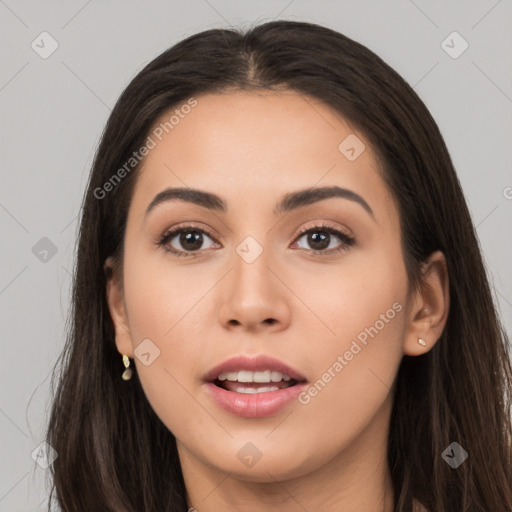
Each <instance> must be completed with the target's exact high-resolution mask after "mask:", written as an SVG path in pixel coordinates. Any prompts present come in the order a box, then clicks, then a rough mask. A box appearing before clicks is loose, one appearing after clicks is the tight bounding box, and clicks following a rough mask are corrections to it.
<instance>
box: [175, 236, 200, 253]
mask: <svg viewBox="0 0 512 512" xmlns="http://www.w3.org/2000/svg"><path fill="white" fill-rule="evenodd" d="M180 243H181V244H182V246H183V247H184V248H185V249H190V250H191V251H196V250H198V249H200V248H201V244H202V235H201V233H199V232H197V231H188V232H187V233H182V234H181V236H180ZM189 244H190V245H189Z"/></svg>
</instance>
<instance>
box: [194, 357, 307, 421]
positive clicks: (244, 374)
mask: <svg viewBox="0 0 512 512" xmlns="http://www.w3.org/2000/svg"><path fill="white" fill-rule="evenodd" d="M203 382H204V384H205V389H206V391H207V394H208V395H209V396H210V398H211V399H212V400H213V402H214V403H215V404H216V405H217V406H218V407H220V408H221V409H223V410H224V411H226V412H228V413H230V414H233V415H236V416H239V417H245V418H265V417H269V416H274V415H276V414H278V413H280V412H281V411H283V410H284V409H285V408H287V407H289V406H291V404H292V403H293V402H294V401H295V400H296V399H297V396H298V395H299V393H300V392H301V391H302V390H303V389H304V388H305V387H306V383H307V380H306V378H305V377H304V376H303V375H302V374H301V373H299V372H298V371H297V370H295V369H293V368H291V367H290V366H288V365H286V364H285V363H283V362H282V361H279V360H278V359H275V358H273V357H269V356H265V355H260V356H257V357H252V358H251V357H248V356H245V355H241V356H237V357H233V358H231V359H228V360H227V361H224V362H223V363H221V364H219V365H217V366H216V367H215V368H212V369H211V370H210V371H209V372H208V373H207V374H206V375H205V376H204V377H203Z"/></svg>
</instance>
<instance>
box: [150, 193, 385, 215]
mask: <svg viewBox="0 0 512 512" xmlns="http://www.w3.org/2000/svg"><path fill="white" fill-rule="evenodd" d="M333 197H339V198H342V199H348V200H349V201H354V202H356V203H357V204H359V205H361V206H362V207H363V208H364V209H365V210H366V212H367V213H368V214H369V215H370V216H371V217H372V218H373V219H374V220H375V214H374V213H373V210H372V209H371V208H370V205H369V204H368V203H367V202H366V201H365V200H364V199H363V198H362V197H361V196H360V195H359V194H356V193H355V192H353V191H352V190H349V189H346V188H341V187H338V186H336V185H334V186H330V187H318V188H306V189H303V190H297V191H295V192H289V193H287V194H285V195H284V196H283V198H282V199H281V201H280V202H279V203H278V204H277V205H276V207H275V208H274V210H273V214H274V215H279V214H281V213H287V212H290V211H292V210H296V209H298V208H302V207H304V206H308V205H310V204H313V203H317V202H319V201H323V200H325V199H331V198H333ZM173 199H179V200H181V201H185V202H188V203H193V204H196V205H198V206H201V207H203V208H207V209H209V210H213V211H217V212H220V213H226V212H227V211H228V207H227V203H226V201H224V200H223V199H222V198H221V197H219V196H218V195H216V194H213V193H211V192H204V191H202V190H197V189H193V188H167V189H165V190H163V191H162V192H160V193H158V194H157V195H156V196H155V198H154V199H153V201H151V203H150V204H149V206H148V207H147V209H146V213H145V217H147V215H148V214H149V212H150V211H151V210H153V209H154V208H155V207H156V206H157V205H159V204H161V203H164V202H167V201H172V200H173Z"/></svg>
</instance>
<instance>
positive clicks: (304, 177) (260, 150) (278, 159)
mask: <svg viewBox="0 0 512 512" xmlns="http://www.w3.org/2000/svg"><path fill="white" fill-rule="evenodd" d="M194 100H195V106H193V107H190V108H189V107H186V108H185V107H184V105H188V104H190V102H188V103H187V102H186V101H185V102H183V103H182V104H181V105H176V106H175V107H173V108H172V109H170V110H169V111H167V112H165V113H164V114H163V115H162V116H160V118H159V119H158V120H157V121H156V122H155V123H154V126H153V128H152V129H151V131H150V133H149V136H150V137H151V139H152V141H153V144H151V145H152V146H154V147H153V148H152V149H151V150H150V151H149V153H148V154H147V156H146V157H145V159H144V161H143V165H142V168H141V170H140V172H139V176H138V178H137V185H136V188H135V193H134V198H133V202H134V203H135V204H137V203H138V202H139V201H141V202H145V203H146V206H147V203H148V202H149V201H151V199H152V198H153V197H154V196H155V195H156V194H157V193H159V192H160V191H162V190H163V189H165V188H167V187H192V188H199V189H204V190H208V191H211V192H214V193H217V194H218V195H220V196H223V197H231V199H230V201H231V200H240V197H243V198H244V200H245V201H247V200H250V198H251V197H252V198H258V201H260V205H261V199H262V197H265V198H269V199H270V198H277V197H281V196H282V195H283V194H285V193H287V192H290V190H293V189H299V188H306V187H314V186H329V185H338V186H343V187H346V188H349V189H351V190H354V191H355V192H357V193H358V194H360V195H362V196H364V197H365V198H367V200H368V201H369V202H373V203H379V202H381V203H383V205H384V204H385V203H387V204H388V206H389V202H390V195H389V193H388V191H387V187H386V185H385V183H384V181H383V179H382V178H381V176H380V171H379V166H378V164H377V160H376V157H375V154H374V152H373V149H372V147H371V146H370V144H369V142H368V141H367V140H366V138H365V137H364V135H362V134H361V133H359V132H358V131H357V130H355V129H353V128H352V127H351V125H350V123H349V122H348V121H347V120H346V119H344V118H343V116H341V115H340V114H339V113H338V112H336V111H334V109H332V108H330V107H329V106H327V105H325V104H324V103H322V102H320V101H319V100H316V99H313V98H311V97H306V96H304V95H301V94H298V93H296V92H293V91H285V92H279V93H276V92H268V91H266V92H258V93H253V92H250V93H249V92H245V91H237V92H232V93H223V94H205V95H200V96H197V97H195V98H194ZM192 104H193V103H192ZM354 156H355V158H354ZM233 196H235V197H233ZM141 206H142V203H141ZM272 206H273V205H272Z"/></svg>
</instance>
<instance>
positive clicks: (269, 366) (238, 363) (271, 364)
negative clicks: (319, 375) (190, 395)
mask: <svg viewBox="0 0 512 512" xmlns="http://www.w3.org/2000/svg"><path fill="white" fill-rule="evenodd" d="M238 370H247V371H251V372H258V371H265V370H273V371H276V372H281V373H283V374H285V375H289V376H290V377H291V378H292V379H293V380H296V381H297V382H304V381H306V378H305V377H304V376H303V375H301V374H300V373H299V372H298V371H297V370H295V369H293V368H290V367H289V366H288V365H287V364H285V363H283V362H282V361H279V359H275V358H274V357H270V356H267V355H260V356H257V357H248V356H244V355H240V356H234V357H230V358H229V359H227V360H226V361H224V362H223V363H220V364H218V365H217V366H215V367H214V368H212V369H211V370H210V371H209V372H208V373H207V374H206V375H205V376H204V377H203V380H204V381H205V382H210V383H211V382H213V381H214V380H215V379H216V378H217V377H218V376H219V375H220V374H221V373H225V372H234V371H238Z"/></svg>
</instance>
